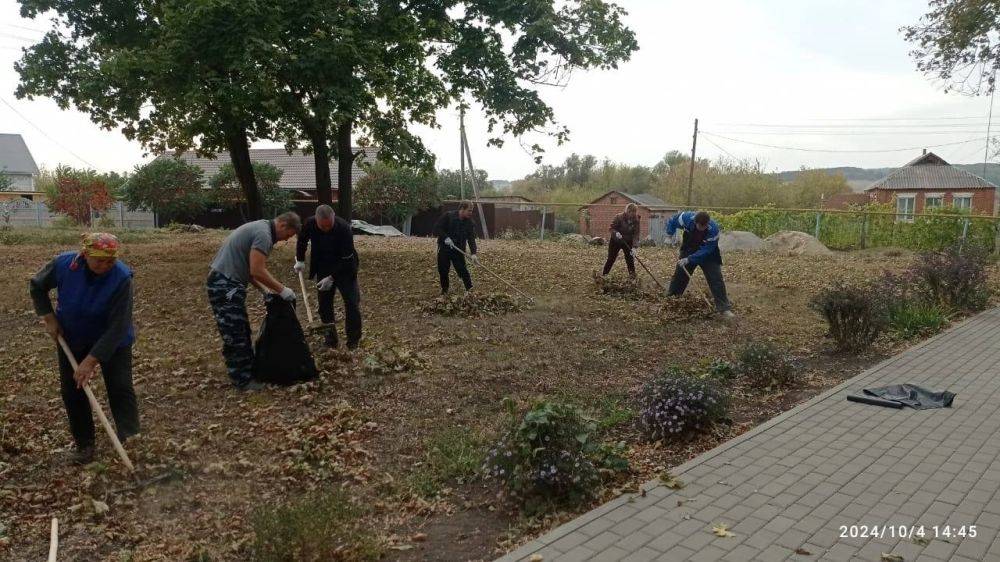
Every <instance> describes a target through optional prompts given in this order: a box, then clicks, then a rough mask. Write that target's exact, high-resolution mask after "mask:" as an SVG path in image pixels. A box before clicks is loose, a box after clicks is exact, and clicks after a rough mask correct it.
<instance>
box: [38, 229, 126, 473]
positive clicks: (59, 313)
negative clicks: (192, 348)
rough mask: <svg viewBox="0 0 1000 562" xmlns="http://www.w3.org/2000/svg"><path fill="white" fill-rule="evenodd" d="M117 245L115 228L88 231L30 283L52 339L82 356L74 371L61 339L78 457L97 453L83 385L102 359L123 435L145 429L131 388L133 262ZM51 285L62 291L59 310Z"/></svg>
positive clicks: (64, 385) (91, 457) (64, 394)
mask: <svg viewBox="0 0 1000 562" xmlns="http://www.w3.org/2000/svg"><path fill="white" fill-rule="evenodd" d="M119 252H120V245H119V242H118V239H117V238H116V237H115V236H114V235H113V234H105V233H92V234H86V235H84V239H83V249H82V250H81V251H79V252H65V253H62V254H59V255H58V256H56V258H55V259H54V260H52V261H50V262H49V263H47V264H46V265H45V267H43V268H42V269H41V270H40V271H39V272H38V273H36V274H35V276H34V277H33V278H32V279H31V281H30V283H29V291H30V292H31V299H32V301H33V302H34V305H35V312H36V313H37V314H38V315H39V316H41V317H42V319H43V320H44V321H45V331H46V332H47V333H48V334H49V335H50V336H51V337H52V339H54V340H58V338H59V336H62V337H63V338H64V339H65V340H66V343H67V344H68V345H69V348H70V351H71V352H72V353H73V355H75V357H74V359H75V360H76V361H77V362H78V365H77V368H76V370H75V371H74V370H73V367H72V366H71V365H70V363H69V359H68V358H67V357H66V355H65V354H64V353H63V352H62V351H61V350H58V347H57V353H58V356H59V374H60V385H61V387H62V399H63V404H64V405H65V406H66V414H67V417H68V418H69V429H70V433H72V435H73V441H74V442H75V443H76V455H75V456H74V459H73V460H74V462H76V463H78V464H87V463H90V462H92V461H93V460H94V419H93V417H92V413H91V411H90V402H89V401H88V400H87V395H86V394H85V393H84V391H83V385H85V384H87V383H88V382H89V381H90V379H91V378H92V377H93V376H94V373H95V371H96V370H97V366H98V365H100V366H101V372H102V373H103V375H104V386H105V389H106V390H107V393H108V402H109V404H110V405H111V415H112V417H114V419H115V431H116V432H117V433H118V438H119V439H120V440H121V441H125V439H126V438H128V437H131V436H133V435H136V434H137V433H139V406H138V403H137V402H136V398H135V390H134V389H133V388H132V344H133V342H135V328H134V327H133V325H132V270H130V269H129V268H128V267H127V266H126V265H125V264H123V263H122V262H121V261H119V260H118V255H119ZM52 289H55V290H56V292H57V294H58V297H59V300H58V304H57V306H56V308H55V310H54V311H53V309H52V301H51V300H50V299H49V291H51V290H52Z"/></svg>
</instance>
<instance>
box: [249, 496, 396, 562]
mask: <svg viewBox="0 0 1000 562" xmlns="http://www.w3.org/2000/svg"><path fill="white" fill-rule="evenodd" d="M363 515H364V513H363V511H362V510H361V508H359V507H358V506H357V505H355V504H354V503H352V502H351V501H350V499H349V498H348V497H347V495H346V494H345V493H343V492H341V491H339V490H338V491H334V492H330V493H326V494H317V495H314V496H307V497H305V498H302V499H300V500H298V501H296V502H293V503H290V504H287V505H280V506H269V507H265V508H263V509H261V510H259V511H258V512H257V513H255V514H254V516H253V520H252V523H253V530H254V535H255V537H254V542H253V543H252V545H251V550H252V553H253V560H254V561H256V562H326V561H328V560H376V559H378V558H379V557H380V555H381V553H382V552H381V550H382V549H381V546H380V544H379V542H378V541H377V540H376V539H375V537H374V536H372V535H371V534H370V531H369V530H368V528H367V527H366V526H365V525H364V524H363V522H362V521H361V517H362V516H363Z"/></svg>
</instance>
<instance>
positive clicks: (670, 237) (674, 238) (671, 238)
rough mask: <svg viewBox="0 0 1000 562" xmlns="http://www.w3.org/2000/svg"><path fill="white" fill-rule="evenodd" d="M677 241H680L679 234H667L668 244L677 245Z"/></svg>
mask: <svg viewBox="0 0 1000 562" xmlns="http://www.w3.org/2000/svg"><path fill="white" fill-rule="evenodd" d="M677 243H678V241H677V235H676V234H668V235H667V244H668V245H670V246H676V245H677Z"/></svg>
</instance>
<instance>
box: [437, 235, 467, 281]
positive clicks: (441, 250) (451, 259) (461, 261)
mask: <svg viewBox="0 0 1000 562" xmlns="http://www.w3.org/2000/svg"><path fill="white" fill-rule="evenodd" d="M452 266H454V267H455V273H457V274H458V277H459V278H460V279H461V280H462V283H463V284H464V285H465V290H466V291H468V290H469V289H471V288H472V276H471V275H469V268H467V267H465V256H463V255H462V254H461V253H459V252H457V251H455V250H452V249H450V248H445V247H444V246H439V247H438V276H439V277H440V278H441V292H442V293H447V292H448V272H449V271H450V270H451V267H452Z"/></svg>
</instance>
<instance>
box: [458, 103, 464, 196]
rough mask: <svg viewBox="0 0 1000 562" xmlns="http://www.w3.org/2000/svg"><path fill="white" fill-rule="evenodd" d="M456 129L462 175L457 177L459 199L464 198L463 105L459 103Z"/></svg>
mask: <svg viewBox="0 0 1000 562" xmlns="http://www.w3.org/2000/svg"><path fill="white" fill-rule="evenodd" d="M458 130H459V131H460V134H459V136H458V137H459V138H458V142H459V149H458V150H459V152H460V153H461V156H462V175H461V176H460V178H461V179H459V184H458V185H459V187H458V189H459V194H460V195H461V196H460V197H459V199H465V106H464V105H461V106H459V108H458Z"/></svg>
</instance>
